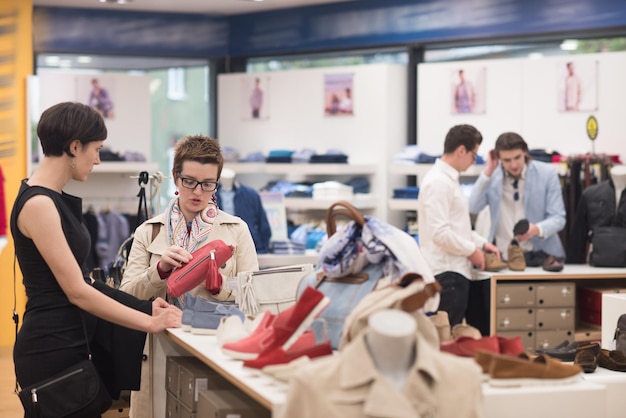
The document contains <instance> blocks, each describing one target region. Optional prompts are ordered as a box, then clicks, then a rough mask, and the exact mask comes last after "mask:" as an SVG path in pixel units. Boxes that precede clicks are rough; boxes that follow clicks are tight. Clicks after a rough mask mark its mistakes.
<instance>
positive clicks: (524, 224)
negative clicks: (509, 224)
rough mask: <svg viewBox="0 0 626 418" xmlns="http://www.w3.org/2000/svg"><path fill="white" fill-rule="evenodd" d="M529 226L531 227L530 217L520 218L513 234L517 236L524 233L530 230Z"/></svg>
mask: <svg viewBox="0 0 626 418" xmlns="http://www.w3.org/2000/svg"><path fill="white" fill-rule="evenodd" d="M528 228H530V223H529V222H528V219H520V220H519V221H517V223H516V224H515V226H514V227H513V236H514V237H516V236H518V235H524V234H525V233H526V232H528Z"/></svg>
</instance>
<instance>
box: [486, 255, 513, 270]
mask: <svg viewBox="0 0 626 418" xmlns="http://www.w3.org/2000/svg"><path fill="white" fill-rule="evenodd" d="M507 267H508V265H507V264H506V263H505V262H504V261H502V260H500V259H499V258H498V255H497V254H496V253H490V252H485V271H501V270H504V269H505V268H507Z"/></svg>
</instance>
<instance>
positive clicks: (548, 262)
mask: <svg viewBox="0 0 626 418" xmlns="http://www.w3.org/2000/svg"><path fill="white" fill-rule="evenodd" d="M543 269H544V270H545V271H561V270H563V263H561V262H560V261H559V259H558V258H556V257H555V256H553V255H547V256H546V258H544V259H543Z"/></svg>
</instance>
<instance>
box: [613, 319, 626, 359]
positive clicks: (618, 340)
mask: <svg viewBox="0 0 626 418" xmlns="http://www.w3.org/2000/svg"><path fill="white" fill-rule="evenodd" d="M613 339H614V340H615V349H616V350H617V351H621V352H622V354H624V355H625V356H626V314H622V315H620V316H619V318H618V319H617V326H616V327H615V336H614V337H613Z"/></svg>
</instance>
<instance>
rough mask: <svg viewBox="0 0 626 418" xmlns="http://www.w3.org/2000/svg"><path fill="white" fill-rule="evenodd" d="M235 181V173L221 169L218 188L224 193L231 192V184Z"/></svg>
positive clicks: (228, 169)
mask: <svg viewBox="0 0 626 418" xmlns="http://www.w3.org/2000/svg"><path fill="white" fill-rule="evenodd" d="M234 181H235V171H234V170H232V169H230V168H224V169H222V174H221V176H220V187H221V189H222V190H224V191H227V192H228V191H231V190H232V189H233V183H234Z"/></svg>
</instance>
